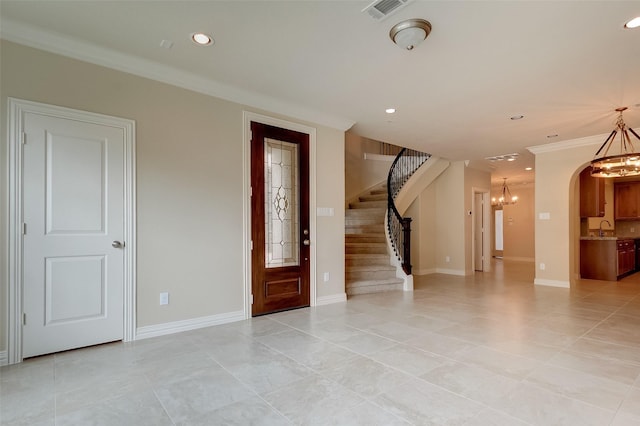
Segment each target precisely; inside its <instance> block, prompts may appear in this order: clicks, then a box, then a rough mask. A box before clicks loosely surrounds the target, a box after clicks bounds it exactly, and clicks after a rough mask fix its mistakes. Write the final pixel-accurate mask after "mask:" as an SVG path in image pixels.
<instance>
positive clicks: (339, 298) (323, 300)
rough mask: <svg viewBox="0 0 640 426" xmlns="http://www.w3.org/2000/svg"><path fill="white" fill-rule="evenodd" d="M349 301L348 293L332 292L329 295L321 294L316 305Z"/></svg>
mask: <svg viewBox="0 0 640 426" xmlns="http://www.w3.org/2000/svg"><path fill="white" fill-rule="evenodd" d="M346 301H347V293H338V294H330V295H329V296H320V297H318V298H317V299H316V306H322V305H330V304H332V303H341V302H346Z"/></svg>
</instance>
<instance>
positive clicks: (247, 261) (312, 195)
mask: <svg viewBox="0 0 640 426" xmlns="http://www.w3.org/2000/svg"><path fill="white" fill-rule="evenodd" d="M242 117H243V123H244V126H243V139H244V144H243V146H242V151H243V152H242V155H243V158H244V159H243V169H244V173H243V185H242V192H243V197H242V199H243V202H242V216H243V219H244V220H243V226H242V239H243V241H244V244H243V247H244V253H243V254H242V264H243V266H244V268H243V269H244V306H243V309H244V318H245V319H248V318H251V303H252V299H253V295H252V293H251V122H252V121H255V122H258V123H262V124H268V125H271V126H276V127H280V128H282V129H288V130H294V131H296V132H301V133H305V134H307V135H309V216H310V217H309V228H310V229H309V233H310V238H309V239H310V240H311V243H310V244H311V247H310V253H309V254H310V261H311V264H310V268H309V280H310V281H309V304H310V305H311V306H316V298H317V295H316V293H317V292H316V129H315V128H314V127H309V126H305V125H304V124H298V123H292V122H290V121H286V120H281V119H279V118H273V117H269V116H266V115H261V114H256V113H253V112H250V111H243V112H242Z"/></svg>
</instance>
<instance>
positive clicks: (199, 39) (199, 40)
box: [191, 33, 213, 46]
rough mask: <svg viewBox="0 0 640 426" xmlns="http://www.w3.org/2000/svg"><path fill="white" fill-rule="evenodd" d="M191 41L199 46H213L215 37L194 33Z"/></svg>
mask: <svg viewBox="0 0 640 426" xmlns="http://www.w3.org/2000/svg"><path fill="white" fill-rule="evenodd" d="M191 40H193V42H194V43H195V44H197V45H199V46H210V45H212V44H213V37H211V36H210V35H209V34H205V33H194V34H192V35H191Z"/></svg>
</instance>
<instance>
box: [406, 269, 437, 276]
mask: <svg viewBox="0 0 640 426" xmlns="http://www.w3.org/2000/svg"><path fill="white" fill-rule="evenodd" d="M411 272H413V275H417V276H420V275H431V274H435V273H436V268H428V269H414V270H413V271H411Z"/></svg>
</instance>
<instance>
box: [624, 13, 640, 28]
mask: <svg viewBox="0 0 640 426" xmlns="http://www.w3.org/2000/svg"><path fill="white" fill-rule="evenodd" d="M624 27H625V28H638V27H640V16H636V17H635V18H633V19H632V20H630V21H627V23H626V24H624Z"/></svg>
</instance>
